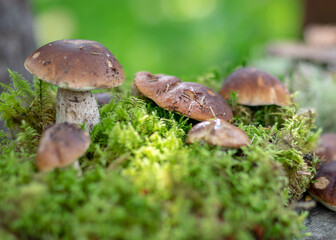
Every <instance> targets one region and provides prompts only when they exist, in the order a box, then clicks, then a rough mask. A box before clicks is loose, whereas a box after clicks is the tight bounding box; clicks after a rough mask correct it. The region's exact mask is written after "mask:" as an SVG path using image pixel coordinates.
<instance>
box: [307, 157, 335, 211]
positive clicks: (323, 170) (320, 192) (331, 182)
mask: <svg viewBox="0 0 336 240" xmlns="http://www.w3.org/2000/svg"><path fill="white" fill-rule="evenodd" d="M309 194H310V195H311V196H312V197H313V198H314V199H315V200H317V201H318V202H320V203H322V204H323V205H324V206H326V207H327V208H329V209H331V210H333V211H336V161H331V162H326V163H323V164H322V165H321V166H320V167H319V169H318V170H317V171H316V175H315V177H314V179H313V182H312V183H311V185H310V188H309Z"/></svg>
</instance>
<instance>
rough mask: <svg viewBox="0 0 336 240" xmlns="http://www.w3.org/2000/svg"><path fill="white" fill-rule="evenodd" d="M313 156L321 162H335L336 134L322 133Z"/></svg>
mask: <svg viewBox="0 0 336 240" xmlns="http://www.w3.org/2000/svg"><path fill="white" fill-rule="evenodd" d="M315 154H316V155H317V156H318V158H319V159H320V160H321V161H322V162H330V161H336V133H324V134H322V135H321V137H320V143H319V145H318V146H317V147H316V149H315Z"/></svg>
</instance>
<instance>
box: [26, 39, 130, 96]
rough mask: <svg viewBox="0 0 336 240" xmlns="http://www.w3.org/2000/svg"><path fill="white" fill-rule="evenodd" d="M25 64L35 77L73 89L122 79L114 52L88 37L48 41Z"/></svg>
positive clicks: (117, 82) (111, 84)
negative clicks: (87, 38) (84, 38)
mask: <svg viewBox="0 0 336 240" xmlns="http://www.w3.org/2000/svg"><path fill="white" fill-rule="evenodd" d="M24 65H25V68H26V69H27V70H28V71H29V72H30V73H32V74H34V75H36V76H37V77H38V78H40V79H42V80H44V81H46V82H49V83H52V84H55V85H58V86H59V87H61V88H64V89H71V90H74V91H88V90H92V89H101V88H113V87H116V86H119V85H120V84H122V83H123V81H124V79H125V74H124V70H123V69H122V66H121V65H120V63H119V62H118V61H117V59H116V58H115V57H114V56H113V54H112V53H111V52H110V51H109V50H108V49H107V48H106V47H104V46H103V45H102V44H100V43H98V42H95V41H89V40H73V39H72V40H59V41H55V42H51V43H49V44H46V45H44V46H42V47H40V48H39V49H37V50H36V51H35V52H33V53H32V54H31V55H30V56H28V58H27V59H26V61H25V63H24Z"/></svg>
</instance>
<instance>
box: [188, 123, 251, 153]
mask: <svg viewBox="0 0 336 240" xmlns="http://www.w3.org/2000/svg"><path fill="white" fill-rule="evenodd" d="M197 141H201V142H202V141H203V142H207V143H209V144H211V145H216V146H222V147H229V148H240V147H242V146H246V145H247V144H249V143H250V139H249V137H248V136H247V134H246V133H245V132H244V131H243V130H241V129H240V128H238V127H236V126H233V125H232V124H230V123H228V122H226V121H223V120H221V119H218V118H217V119H215V120H213V121H205V122H200V123H198V124H196V125H195V126H193V127H192V128H191V129H190V131H189V133H188V135H187V139H186V143H188V144H191V143H194V142H197Z"/></svg>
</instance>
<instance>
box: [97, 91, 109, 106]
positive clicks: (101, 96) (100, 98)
mask: <svg viewBox="0 0 336 240" xmlns="http://www.w3.org/2000/svg"><path fill="white" fill-rule="evenodd" d="M93 96H94V97H95V99H96V101H97V103H98V105H99V107H102V106H104V105H105V104H109V103H110V101H111V100H112V99H113V98H114V95H112V94H111V93H108V92H102V93H95V94H93Z"/></svg>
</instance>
